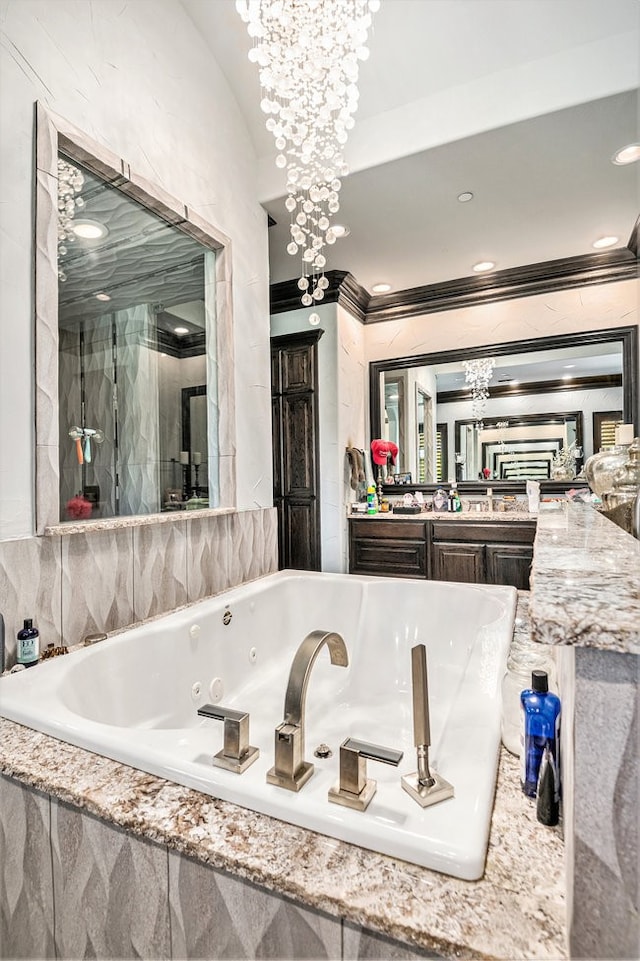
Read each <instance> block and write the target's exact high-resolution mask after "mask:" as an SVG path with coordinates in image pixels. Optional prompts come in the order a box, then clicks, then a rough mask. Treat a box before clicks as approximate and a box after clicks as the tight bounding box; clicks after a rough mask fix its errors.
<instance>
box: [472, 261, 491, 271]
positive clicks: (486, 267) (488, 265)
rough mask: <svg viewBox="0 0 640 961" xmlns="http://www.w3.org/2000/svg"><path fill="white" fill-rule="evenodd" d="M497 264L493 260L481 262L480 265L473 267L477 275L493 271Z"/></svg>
mask: <svg viewBox="0 0 640 961" xmlns="http://www.w3.org/2000/svg"><path fill="white" fill-rule="evenodd" d="M494 267H495V263H494V262H493V260H481V261H480V262H479V263H477V264H474V265H473V269H474V270H475V272H476V273H477V274H481V273H484V271H485V270H493V268H494Z"/></svg>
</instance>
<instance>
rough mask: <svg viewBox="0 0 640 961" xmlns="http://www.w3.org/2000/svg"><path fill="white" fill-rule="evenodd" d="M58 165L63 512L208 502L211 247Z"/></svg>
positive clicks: (93, 178)
mask: <svg viewBox="0 0 640 961" xmlns="http://www.w3.org/2000/svg"><path fill="white" fill-rule="evenodd" d="M58 171H59V177H60V181H59V182H60V188H59V213H58V358H59V437H60V443H59V469H60V518H61V519H62V520H75V519H78V518H85V517H91V518H92V519H97V518H106V517H119V516H124V515H136V514H149V513H157V512H159V511H163V510H179V509H185V508H192V507H206V506H209V503H210V502H209V484H208V477H209V452H210V451H211V450H215V448H216V444H215V436H214V432H215V430H216V425H215V424H213V423H210V424H208V423H207V401H206V384H207V367H208V360H207V340H208V330H209V329H212V327H211V321H212V319H213V311H214V304H213V297H214V291H215V285H214V283H212V278H213V277H214V265H215V256H216V255H215V252H214V251H213V250H211V249H209V248H207V247H205V246H203V245H202V244H200V243H199V242H198V241H197V240H195V239H194V238H193V237H191V236H189V235H188V234H187V233H184V232H183V231H181V230H180V229H178V228H177V227H175V226H173V225H172V224H170V223H168V222H167V221H166V220H164V219H162V217H160V216H159V215H158V214H156V213H155V212H154V211H152V210H150V209H147V208H146V207H144V206H142V204H140V203H138V202H137V201H136V200H134V199H132V198H131V197H128V196H126V195H125V194H124V193H123V192H122V191H121V190H119V189H118V186H117V185H116V184H113V183H107V182H106V181H104V180H102V179H101V178H100V177H98V176H97V175H96V174H95V173H93V172H91V171H90V170H89V169H87V168H85V167H83V166H82V165H81V164H80V163H79V162H78V161H77V160H71V159H70V158H69V157H66V156H65V155H64V154H60V155H59V158H58ZM203 385H204V386H203ZM196 386H197V387H198V390H199V391H200V393H201V395H203V397H202V396H201V400H200V404H201V409H200V410H199V411H198V412H197V414H196V416H195V417H192V432H193V438H192V440H191V441H190V440H189V439H188V438H187V440H186V441H185V438H184V436H183V434H184V431H183V427H184V424H183V416H182V396H183V391H184V390H190V389H193V388H194V387H196ZM212 437H213V444H212V443H211V440H212ZM185 461H186V463H185ZM184 468H187V469H186V470H185V469H184ZM212 506H215V504H214V503H212Z"/></svg>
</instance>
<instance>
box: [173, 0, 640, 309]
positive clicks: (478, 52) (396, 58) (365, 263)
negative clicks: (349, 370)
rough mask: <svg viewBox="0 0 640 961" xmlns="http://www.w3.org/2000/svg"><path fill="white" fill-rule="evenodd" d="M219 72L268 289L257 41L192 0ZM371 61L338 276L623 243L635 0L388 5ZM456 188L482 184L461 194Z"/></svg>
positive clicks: (207, 2) (277, 260)
mask: <svg viewBox="0 0 640 961" xmlns="http://www.w3.org/2000/svg"><path fill="white" fill-rule="evenodd" d="M182 4H183V6H184V7H185V9H186V10H187V12H188V14H189V15H190V16H191V18H192V20H193V21H194V23H195V24H196V26H197V28H198V30H199V32H200V33H201V35H202V36H203V37H204V39H205V41H206V43H207V44H208V45H209V47H210V49H211V51H212V53H213V54H214V57H215V59H216V61H217V64H218V65H219V67H220V68H221V70H222V71H223V73H224V74H225V76H226V79H227V81H228V83H229V85H230V87H231V89H232V92H233V94H234V96H235V98H236V101H237V103H238V108H239V110H240V112H241V113H242V115H243V117H244V119H245V121H246V124H247V128H248V131H249V134H250V137H251V140H252V142H253V144H254V147H255V150H256V155H257V158H258V177H259V192H260V198H261V200H262V202H263V204H264V206H265V209H266V210H267V211H268V212H269V213H270V214H271V216H272V218H273V219H274V220H275V221H276V226H275V227H272V228H271V230H270V234H269V236H270V264H271V281H272V282H274V283H276V282H280V281H284V280H288V279H291V278H292V277H295V276H297V274H298V262H297V258H292V257H290V256H289V255H288V254H287V253H286V251H285V247H286V244H287V242H288V230H289V215H288V214H287V213H286V211H285V209H284V199H283V198H284V176H283V174H282V171H279V170H278V169H277V168H276V167H275V164H274V157H275V150H274V148H273V144H272V138H271V134H269V133H268V132H267V131H266V129H265V128H264V119H265V118H264V115H263V114H262V113H261V111H260V109H259V100H260V88H259V83H258V77H257V68H256V67H255V65H253V64H251V63H250V62H249V61H248V59H247V52H248V50H249V47H250V40H249V37H248V36H247V33H246V27H245V25H244V23H243V22H242V21H241V20H240V17H239V16H238V14H237V13H236V11H235V5H234V3H233V2H231V0H182ZM368 45H369V48H370V51H371V55H370V58H369V60H368V61H366V62H365V63H364V64H363V65H362V66H361V70H360V80H359V84H358V86H359V89H360V95H361V96H360V108H359V111H358V113H357V114H356V127H355V129H354V130H353V131H352V132H351V135H350V141H349V143H348V144H347V148H346V159H347V162H348V163H349V165H350V168H351V170H352V173H351V174H350V175H349V177H347V178H345V179H344V180H343V187H342V190H341V194H340V202H341V210H340V213H339V215H338V216H337V218H336V219H337V220H338V221H339V222H341V223H344V224H346V225H347V226H348V227H349V229H350V234H349V236H348V237H346V238H344V239H341V240H339V241H338V242H337V243H336V244H335V245H334V246H333V247H331V248H327V251H326V252H327V260H328V263H327V269H340V270H348V271H350V272H351V273H352V274H353V275H354V276H355V278H356V280H357V281H358V282H359V283H360V284H361V285H362V286H363V287H365V288H366V289H367V290H368V291H369V292H371V288H372V286H373V284H375V283H378V282H384V281H386V282H388V283H390V284H391V285H392V289H393V290H394V291H398V290H404V289H407V288H411V287H417V286H423V285H425V284H435V283H439V282H443V281H447V280H453V279H456V278H462V277H466V276H471V275H473V272H472V269H471V268H472V265H473V264H474V263H476V262H478V261H479V260H492V261H494V262H495V264H496V269H497V270H501V269H505V268H510V267H519V266H524V265H527V264H535V263H541V262H543V261H546V260H554V259H558V258H563V257H574V256H581V255H585V254H591V253H593V252H594V250H593V247H592V243H593V241H594V240H596V239H597V238H599V237H601V236H604V235H614V236H618V237H619V242H618V244H617V246H619V247H622V246H625V245H626V244H627V242H628V241H629V238H630V235H631V233H632V230H633V227H634V223H635V221H636V218H637V215H638V210H639V208H640V184H639V167H640V165H639V164H637V163H636V164H631V165H629V166H627V167H622V166H616V165H614V164H612V163H611V157H612V155H613V154H614V152H615V151H616V150H618V149H619V148H620V147H622V146H624V145H625V144H628V143H631V142H637V141H638V139H639V135H638V79H639V76H640V4H638V3H637V2H636V0H518V2H514V0H382V6H381V9H380V11H379V12H378V13H377V14H376V15H375V16H374V27H373V31H372V34H371V36H370V41H369V44H368ZM463 191H470V192H472V193H473V199H472V200H471V201H470V202H468V203H460V202H459V201H458V200H457V197H458V195H459V194H460V193H461V192H463Z"/></svg>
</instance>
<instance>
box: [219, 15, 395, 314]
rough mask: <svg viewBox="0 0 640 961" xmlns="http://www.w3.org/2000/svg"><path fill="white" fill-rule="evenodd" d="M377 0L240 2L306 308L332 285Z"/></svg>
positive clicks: (250, 56) (290, 245) (290, 247)
mask: <svg viewBox="0 0 640 961" xmlns="http://www.w3.org/2000/svg"><path fill="white" fill-rule="evenodd" d="M379 7H380V0H236V9H237V11H238V13H239V14H240V16H241V17H242V20H243V21H244V22H245V23H246V24H247V31H248V33H249V36H250V37H252V38H253V40H254V46H253V47H252V49H251V50H250V51H249V60H251V61H252V62H253V63H256V64H257V65H258V68H259V72H260V84H261V87H262V100H261V102H260V106H261V108H262V110H263V111H264V113H265V114H267V120H266V126H267V130H269V131H270V132H271V133H272V134H273V136H274V138H275V144H276V148H277V150H278V151H279V152H278V155H277V157H276V166H277V167H278V168H279V169H281V170H284V171H286V175H287V199H286V202H285V206H286V208H287V210H288V211H289V213H290V215H291V226H290V241H289V243H288V245H287V251H288V253H289V254H291V255H292V256H296V255H300V256H301V258H302V270H301V276H300V279H299V281H298V288H299V290H300V291H301V295H302V297H301V299H302V304H303V306H305V307H309V306H311V304H313V303H314V302H318V301H321V300H322V299H323V297H324V292H325V290H326V289H327V287H328V286H329V281H328V280H327V278H326V276H325V273H324V268H325V265H326V262H327V261H326V257H325V255H324V253H323V251H324V248H325V246H326V245H327V244H329V245H331V244H334V243H335V242H336V239H337V238H336V235H335V233H334V232H333V229H332V217H333V216H334V215H335V214H337V213H338V211H339V209H340V202H339V199H338V198H339V192H340V187H341V186H342V181H341V178H342V177H345V176H346V175H347V174H348V172H349V170H348V167H347V165H346V164H345V162H344V157H343V150H344V146H345V144H346V142H347V138H348V134H349V131H350V130H352V129H353V127H354V125H355V121H354V119H353V114H354V113H355V112H356V110H357V108H358V96H359V94H358V88H357V81H358V69H359V68H358V63H359V61H361V60H366V59H367V58H368V56H369V50H368V48H367V46H366V42H367V31H368V30H369V27H370V26H371V22H372V14H373V13H375V12H376V11H377V10H378V9H379Z"/></svg>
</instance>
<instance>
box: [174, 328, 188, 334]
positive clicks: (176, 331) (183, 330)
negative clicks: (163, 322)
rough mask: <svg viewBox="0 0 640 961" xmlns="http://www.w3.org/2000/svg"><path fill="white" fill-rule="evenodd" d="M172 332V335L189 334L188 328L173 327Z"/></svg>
mask: <svg viewBox="0 0 640 961" xmlns="http://www.w3.org/2000/svg"><path fill="white" fill-rule="evenodd" d="M173 332H174V334H188V333H189V328H188V327H174V328H173Z"/></svg>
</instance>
